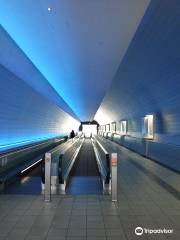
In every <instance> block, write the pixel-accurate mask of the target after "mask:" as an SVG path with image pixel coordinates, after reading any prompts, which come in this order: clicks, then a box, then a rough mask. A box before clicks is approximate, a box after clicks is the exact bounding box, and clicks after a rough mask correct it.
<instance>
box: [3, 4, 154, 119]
mask: <svg viewBox="0 0 180 240" xmlns="http://www.w3.org/2000/svg"><path fill="white" fill-rule="evenodd" d="M148 4H149V0H118V1H117V0H111V1H109V0H101V1H89V0H79V1H73V0H70V1H67V0H51V1H48V0H38V1H33V0H29V1H24V0H1V8H0V23H1V24H2V26H3V27H4V29H5V30H6V31H7V32H8V33H9V35H10V36H11V37H12V38H13V40H14V41H15V42H16V43H17V45H18V46H19V47H20V48H21V49H22V50H23V51H24V53H25V54H26V55H27V56H28V58H29V59H30V60H31V61H32V63H33V64H34V65H35V66H36V67H37V69H38V70H39V71H40V72H41V73H42V74H43V75H44V76H45V78H46V79H47V80H48V82H49V84H50V85H51V86H52V87H53V88H54V89H55V90H56V92H57V93H58V94H59V95H60V96H61V97H62V98H63V99H64V100H65V101H66V102H67V104H68V105H69V106H70V107H71V108H72V110H73V111H74V112H75V113H76V114H77V116H78V117H79V118H80V119H81V120H82V121H84V120H92V119H93V117H94V115H95V113H96V111H97V109H98V107H99V105H100V103H101V101H102V99H103V97H104V95H105V93H106V91H107V89H108V88H109V86H110V83H111V81H112V79H113V77H114V75H115V73H116V70H117V69H118V66H119V65H120V63H121V60H122V58H123V56H124V54H125V52H126V50H127V48H128V46H129V44H130V42H131V40H132V38H133V36H134V33H135V32H136V29H137V27H138V25H139V23H140V21H141V19H142V17H143V15H144V13H145V10H146V8H147V6H148ZM48 8H50V11H48ZM22 67H23V66H22Z"/></svg>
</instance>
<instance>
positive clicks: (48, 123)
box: [0, 65, 79, 150]
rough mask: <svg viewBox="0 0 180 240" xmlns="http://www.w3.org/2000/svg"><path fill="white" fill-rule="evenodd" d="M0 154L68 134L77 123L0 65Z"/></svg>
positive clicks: (75, 127)
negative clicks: (16, 147)
mask: <svg viewBox="0 0 180 240" xmlns="http://www.w3.org/2000/svg"><path fill="white" fill-rule="evenodd" d="M0 89H1V93H0V150H3V149H7V148H11V147H14V146H17V145H22V144H24V143H29V142H33V141H39V140H43V139H46V138H52V137H55V136H63V135H66V134H69V132H70V130H71V129H72V128H73V129H75V130H76V129H77V128H78V126H79V122H77V121H76V120H75V119H74V118H72V117H71V116H70V115H69V114H68V113H66V112H64V111H63V110H62V109H60V108H59V107H58V106H57V105H55V104H54V102H53V101H50V100H49V99H48V98H46V97H45V96H43V95H41V94H40V93H39V92H38V91H36V90H35V89H33V88H32V87H30V86H29V85H28V84H27V83H26V82H24V81H23V80H21V79H20V78H18V77H17V76H15V75H14V74H13V73H11V72H10V71H9V70H7V69H6V68H5V67H3V66H2V65H0Z"/></svg>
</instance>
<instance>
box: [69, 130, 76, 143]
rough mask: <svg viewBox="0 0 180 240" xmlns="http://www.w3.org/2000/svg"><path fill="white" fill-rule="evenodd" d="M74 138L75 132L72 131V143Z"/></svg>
mask: <svg viewBox="0 0 180 240" xmlns="http://www.w3.org/2000/svg"><path fill="white" fill-rule="evenodd" d="M74 137H75V132H74V130H72V131H71V132H70V138H71V139H72V142H73V139H74Z"/></svg>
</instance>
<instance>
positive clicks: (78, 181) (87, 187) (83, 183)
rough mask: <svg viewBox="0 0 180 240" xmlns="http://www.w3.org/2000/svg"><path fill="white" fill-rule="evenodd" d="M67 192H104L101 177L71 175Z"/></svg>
mask: <svg viewBox="0 0 180 240" xmlns="http://www.w3.org/2000/svg"><path fill="white" fill-rule="evenodd" d="M66 193H67V194H73V195H74V194H75V195H77V194H86V195H87V194H102V182H101V180H100V177H93V176H92V177H84V176H83V177H81V176H78V177H71V178H70V181H69V185H68V187H67V190H66Z"/></svg>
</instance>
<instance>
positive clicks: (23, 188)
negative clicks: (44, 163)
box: [5, 165, 41, 194]
mask: <svg viewBox="0 0 180 240" xmlns="http://www.w3.org/2000/svg"><path fill="white" fill-rule="evenodd" d="M5 194H41V166H40V165H39V166H36V167H34V168H33V169H32V170H30V171H28V172H27V173H24V174H23V175H20V176H17V177H16V178H14V179H13V180H12V181H11V182H10V183H9V184H8V185H7V187H6V188H5Z"/></svg>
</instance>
